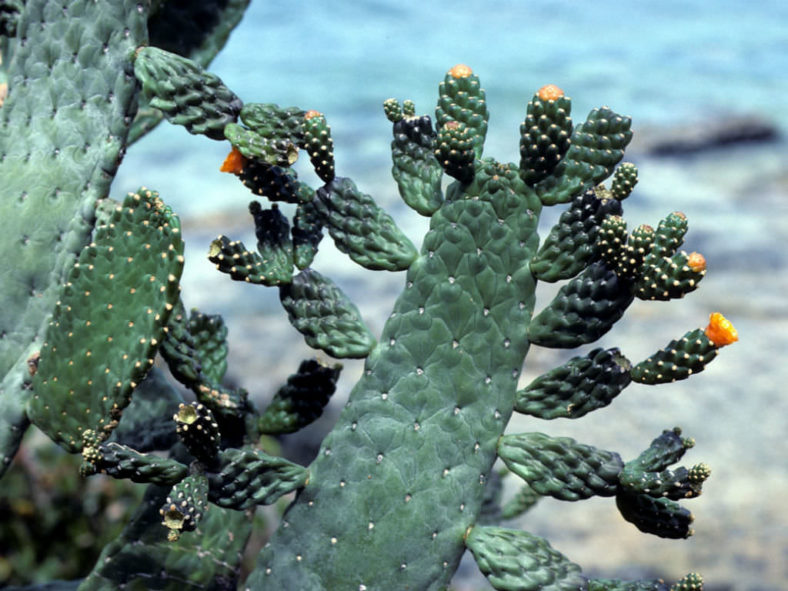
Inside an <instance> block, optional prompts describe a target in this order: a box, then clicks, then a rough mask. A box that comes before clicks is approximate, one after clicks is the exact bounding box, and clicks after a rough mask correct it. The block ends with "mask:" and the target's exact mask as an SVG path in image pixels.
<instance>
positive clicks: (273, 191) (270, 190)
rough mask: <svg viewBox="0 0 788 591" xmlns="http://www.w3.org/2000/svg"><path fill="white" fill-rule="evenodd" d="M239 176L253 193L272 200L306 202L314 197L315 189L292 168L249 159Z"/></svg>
mask: <svg viewBox="0 0 788 591" xmlns="http://www.w3.org/2000/svg"><path fill="white" fill-rule="evenodd" d="M238 178H239V179H241V182H242V183H243V184H244V186H245V187H246V188H247V189H249V190H250V191H251V192H252V193H254V194H255V195H261V196H263V197H266V198H267V199H270V200H271V201H284V202H285V203H304V202H307V201H311V200H312V198H313V197H314V191H313V190H312V189H311V188H310V187H308V186H307V185H306V184H304V183H302V182H301V181H299V180H298V175H296V173H295V171H294V170H292V169H290V168H282V167H281V166H271V165H269V164H266V163H262V162H257V161H254V160H247V161H246V163H245V164H244V167H243V170H242V171H241V173H240V174H239V175H238Z"/></svg>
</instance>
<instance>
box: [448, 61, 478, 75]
mask: <svg viewBox="0 0 788 591" xmlns="http://www.w3.org/2000/svg"><path fill="white" fill-rule="evenodd" d="M471 74H473V70H471V69H470V68H469V67H468V66H466V65H465V64H457V65H456V66H454V67H453V68H452V69H451V70H449V75H450V76H451V77H452V78H467V77H468V76H470V75H471Z"/></svg>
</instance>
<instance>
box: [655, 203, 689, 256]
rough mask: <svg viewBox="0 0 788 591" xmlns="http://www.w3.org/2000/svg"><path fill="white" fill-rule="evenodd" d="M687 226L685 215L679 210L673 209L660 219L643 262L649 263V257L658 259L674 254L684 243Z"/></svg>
mask: <svg viewBox="0 0 788 591" xmlns="http://www.w3.org/2000/svg"><path fill="white" fill-rule="evenodd" d="M687 228H688V222H687V216H685V215H684V214H683V213H682V212H680V211H674V212H673V213H671V214H670V215H668V216H666V217H665V219H663V220H662V221H660V222H659V226H657V230H656V233H655V234H654V241H653V243H652V246H651V250H650V251H649V255H648V258H647V259H646V262H645V264H647V265H648V264H651V263H650V260H649V259H651V258H653V259H655V260H659V259H661V258H662V257H672V256H673V255H674V254H676V252H677V251H678V249H679V247H680V246H681V245H682V244H683V243H684V235H685V234H686V233H687Z"/></svg>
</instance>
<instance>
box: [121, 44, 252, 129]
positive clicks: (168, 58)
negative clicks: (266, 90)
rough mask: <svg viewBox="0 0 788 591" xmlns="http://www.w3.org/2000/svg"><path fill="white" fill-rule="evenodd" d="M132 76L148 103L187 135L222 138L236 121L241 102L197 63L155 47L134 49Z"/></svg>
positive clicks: (215, 77) (217, 78)
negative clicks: (140, 86) (182, 127)
mask: <svg viewBox="0 0 788 591" xmlns="http://www.w3.org/2000/svg"><path fill="white" fill-rule="evenodd" d="M134 75H135V76H136V77H137V80H139V81H140V84H142V92H143V93H144V95H145V98H146V99H147V100H148V104H149V105H150V106H151V107H153V108H155V109H159V110H160V111H162V112H163V113H164V115H165V117H167V118H168V119H169V120H170V122H172V123H174V124H176V125H183V126H184V127H185V128H186V129H187V130H188V131H189V133H195V134H196V133H201V134H204V135H206V136H207V137H209V138H211V139H215V140H223V139H224V127H225V126H226V125H228V124H230V123H233V122H235V121H236V120H237V119H238V113H239V112H240V111H241V106H242V103H241V99H239V98H238V97H237V96H235V94H234V93H233V92H232V91H231V90H230V89H229V88H227V87H226V86H225V85H224V84H223V83H222V81H221V80H220V79H219V77H218V76H216V75H214V74H211V73H209V72H206V71H205V70H203V69H202V67H201V66H200V64H198V63H197V62H194V61H192V60H190V59H188V58H185V57H183V56H180V55H178V54H175V53H170V52H169V51H164V50H163V49H159V48H157V47H143V48H141V49H139V50H137V53H136V56H135V59H134Z"/></svg>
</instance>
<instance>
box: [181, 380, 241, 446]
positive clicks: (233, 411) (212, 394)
mask: <svg viewBox="0 0 788 591" xmlns="http://www.w3.org/2000/svg"><path fill="white" fill-rule="evenodd" d="M190 387H191V389H192V391H193V392H194V393H195V395H196V396H197V400H198V402H201V403H202V404H204V405H205V406H207V407H208V408H209V409H210V410H211V412H212V413H214V415H215V416H216V419H217V420H218V421H219V424H220V426H223V425H222V423H223V422H224V421H226V420H238V419H243V416H244V413H246V412H249V411H250V406H249V393H248V392H247V391H246V390H244V389H243V388H236V389H232V388H227V387H225V386H222V385H220V384H214V383H212V382H209V381H207V380H204V381H201V382H196V383H194V384H192V385H191V386H190ZM241 435H242V434H241Z"/></svg>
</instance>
